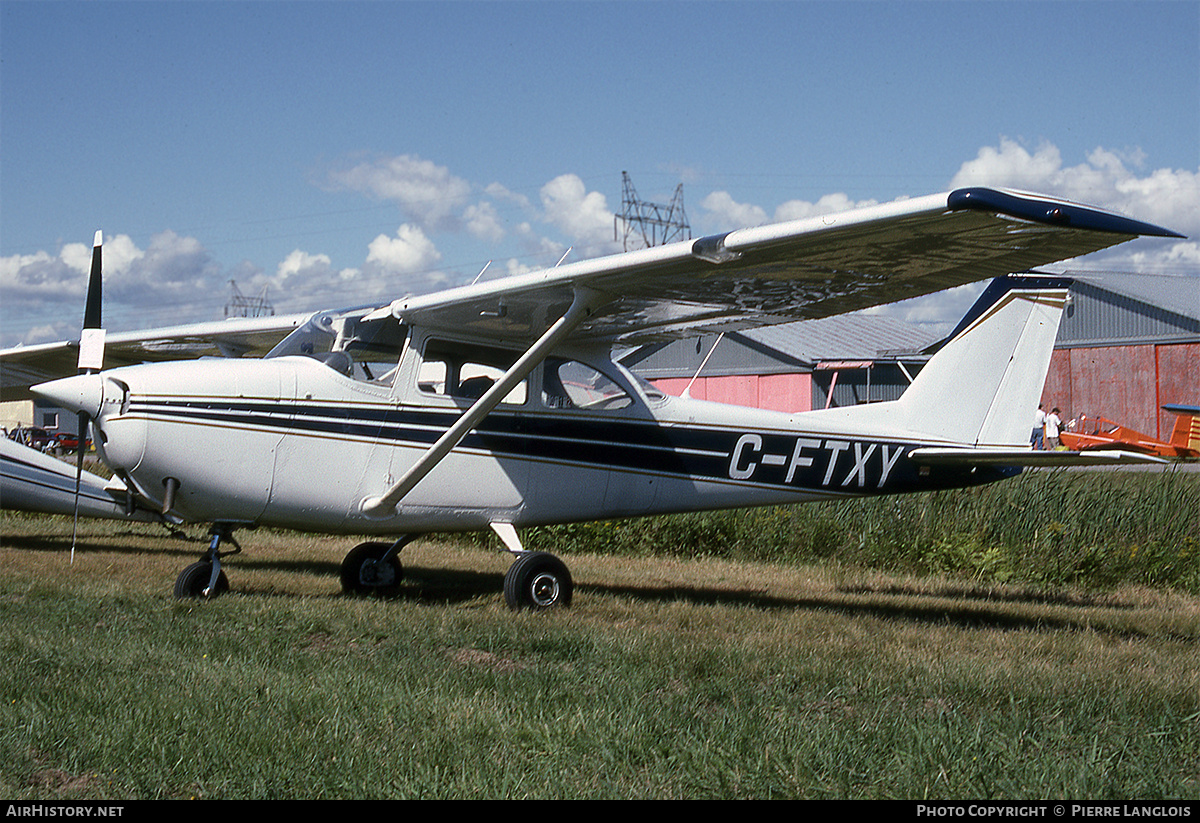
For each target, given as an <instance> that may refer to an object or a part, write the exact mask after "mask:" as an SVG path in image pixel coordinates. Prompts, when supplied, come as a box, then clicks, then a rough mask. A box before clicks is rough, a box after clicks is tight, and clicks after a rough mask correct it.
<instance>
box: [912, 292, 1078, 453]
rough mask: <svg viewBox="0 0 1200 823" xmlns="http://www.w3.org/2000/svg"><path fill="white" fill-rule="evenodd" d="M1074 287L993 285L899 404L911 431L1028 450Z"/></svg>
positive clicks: (945, 438) (940, 437) (943, 437)
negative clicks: (1064, 313)
mask: <svg viewBox="0 0 1200 823" xmlns="http://www.w3.org/2000/svg"><path fill="white" fill-rule="evenodd" d="M1070 282H1071V281H1070V280H1066V279H1062V278H1052V277H1039V276H1030V277H1001V278H997V279H996V280H994V281H992V283H991V285H990V286H988V288H987V289H986V290H985V291H984V293H983V294H982V295H981V296H980V298H979V300H978V301H976V303H975V305H974V306H973V307H972V309H971V311H970V312H968V313H967V316H966V317H965V318H963V320H962V322H961V323H960V324H959V326H958V328H956V329H955V331H954V332H953V333H952V334H951V335H950V337H949V338H947V340H946V341H945V342H944V343H943V344H941V345H940V348H939V349H938V350H937V352H936V353H935V354H934V356H933V357H932V358H931V359H930V360H929V362H928V363H927V364H926V365H925V367H924V368H923V369H922V370H921V372H920V374H918V375H917V378H916V379H915V380H914V381H913V383H912V385H911V386H909V387H908V389H906V390H905V392H904V394H903V395H901V397H900V399H899V400H898V401H896V406H897V409H896V410H897V411H898V412H899V413H900V417H901V418H902V419H903V421H904V425H905V426H906V427H907V428H909V429H910V430H912V431H915V432H920V433H922V434H928V435H932V436H934V437H937V438H938V439H944V440H946V441H948V442H953V443H958V444H964V445H971V446H981V447H988V446H993V447H999V446H1004V447H1009V448H1011V447H1019V446H1028V444H1029V432H1030V430H1031V429H1032V427H1033V417H1034V412H1035V411H1036V409H1037V405H1038V400H1039V399H1040V397H1041V393H1042V387H1043V386H1044V384H1045V382H1046V373H1047V371H1048V370H1049V368H1050V355H1051V354H1052V352H1053V349H1054V340H1055V338H1056V337H1057V336H1058V323H1059V320H1060V319H1061V317H1062V310H1063V307H1064V306H1065V305H1066V301H1067V288H1068V286H1069V285H1070Z"/></svg>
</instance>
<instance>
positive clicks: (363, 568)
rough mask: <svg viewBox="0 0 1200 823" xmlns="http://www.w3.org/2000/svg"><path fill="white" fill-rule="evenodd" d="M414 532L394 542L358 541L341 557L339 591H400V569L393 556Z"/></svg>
mask: <svg viewBox="0 0 1200 823" xmlns="http://www.w3.org/2000/svg"><path fill="white" fill-rule="evenodd" d="M417 537H418V535H415V534H406V535H404V536H403V537H401V538H400V539H399V540H397V541H396V542H395V543H362V544H359V545H357V546H355V547H354V548H353V549H351V550H350V551H349V552H348V553H347V554H346V558H345V559H344V560H343V561H342V591H344V592H345V593H346V594H371V595H375V596H376V597H393V596H395V595H396V594H397V593H399V591H400V581H401V580H403V579H404V570H403V569H402V568H401V566H400V560H399V558H398V557H397V555H398V554H400V550H401V549H403V548H404V547H405V546H407V545H408V544H409V543H411V542H412V541H414V540H416V539H417Z"/></svg>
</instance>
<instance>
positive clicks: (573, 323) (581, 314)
mask: <svg viewBox="0 0 1200 823" xmlns="http://www.w3.org/2000/svg"><path fill="white" fill-rule="evenodd" d="M602 302H604V298H601V296H600V295H599V293H598V292H595V291H592V290H591V289H584V288H582V287H576V288H575V290H574V298H573V299H572V301H571V307H570V308H569V309H567V311H566V313H565V314H564V315H563V316H562V317H560V318H558V320H557V321H556V322H555V323H554V324H553V325H552V326H550V328H548V329H547V330H546V331H545V333H544V334H542V336H541V337H539V338H538V340H537V342H536V343H534V344H533V345H532V346H530V347H529V349H528V351H526V352H525V353H524V354H523V355H521V356H520V358H518V359H517V362H515V363H513V364H512V366H511V367H510V368H509V370H508V371H506V372H505V373H504V376H503V377H501V378H500V379H499V380H497V381H496V382H495V383H494V384H492V387H491V388H490V389H488V390H487V391H486V392H485V393H484V395H483V396H482V397H480V398H479V399H478V400H476V401H475V403H474V405H472V406H471V407H470V408H469V409H467V410H466V411H465V412H463V415H462V417H460V418H458V420H457V421H455V423H454V425H453V426H451V427H450V428H449V429H447V430H446V432H445V434H443V435H442V436H441V437H439V438H438V440H437V442H436V443H434V444H433V445H432V446H430V447H429V449H428V451H426V452H425V453H424V454H423V455H421V456H420V458H418V459H417V462H416V463H414V464H413V465H412V466H411V467H410V468H409V470H408V471H407V472H405V473H404V476H403V477H401V478H400V479H399V480H398V481H397V482H396V484H395V485H393V486H392V487H391V488H390V489H388V490H387V491H386V492H384V493H383V494H381V495H379V496H378V497H367V498H364V499H363V501H362V503H361V504H360V508H361V510H362V512H363V514H365V515H367V516H368V517H390V516H392V515H393V514H395V511H396V505H397V504H398V503H399V502H400V501H401V500H403V499H404V496H405V495H406V494H408V493H409V492H410V491H412V489H413V487H414V486H416V485H417V483H419V482H421V479H422V478H423V477H425V475H427V474H429V472H430V471H432V470H433V467H434V466H436V465H437V464H438V463H439V462H440V461H441V459H442V458H443V457H445V456H446V455H447V454H449V453H450V451H451V450H452V449H453V448H454V447H455V446H457V445H458V444H459V443H460V442H462V439H463V438H464V437H466V436H467V434H468V433H469V432H470V431H471V429H473V428H475V427H476V426H478V425H479V423H480V421H482V420H483V418H485V417H487V415H488V414H489V413H490V412H491V410H492V409H494V408H495V407H496V406H497V404H499V403H500V401H501V400H503V399H504V398H505V396H507V395H508V393H509V392H510V391H512V390H513V388H514V387H515V386H516V385H517V384H518V383H520V382H521V381H522V380H524V379H525V378H526V377H528V376H529V373H530V372H532V371H533V370H534V369H535V368H536V367H537V365H538V364H539V363H541V362H542V361H543V360H545V359H546V356H547V355H548V354H549V353H550V351H551V349H553V348H554V347H555V346H556V345H558V343H560V342H561V341H562V339H563V338H564V337H566V336H567V335H568V334H570V333H571V332H572V331H574V330H575V328H576V327H577V326H578V325H579V324H580V323H582V322H583V321H584V320H585V319H586V318H587V317H588V315H589V314H591V313H592V312H593V311H595V310H596V308H598V307H599V305H600V304H601V303H602Z"/></svg>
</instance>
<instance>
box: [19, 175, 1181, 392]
mask: <svg viewBox="0 0 1200 823" xmlns="http://www.w3.org/2000/svg"><path fill="white" fill-rule="evenodd" d="M1140 235H1148V236H1158V237H1180V236H1181V235H1178V234H1176V233H1174V232H1171V231H1168V230H1166V229H1163V228H1160V227H1158V226H1153V225H1150V224H1147V223H1141V222H1138V221H1135V220H1131V219H1128V218H1125V217H1122V216H1120V215H1116V214H1113V213H1110V212H1106V211H1102V210H1099V209H1095V208H1091V207H1088V206H1081V205H1078V204H1074V203H1069V202H1066V201H1062V200H1057V199H1053V198H1048V197H1044V196H1040V195H1028V194H1021V193H1014V192H1007V191H999V190H994V189H984V188H970V189H958V190H955V191H952V192H948V193H943V194H936V195H929V196H926V197H920V198H913V199H908V200H902V201H897V202H894V203H888V204H884V205H879V206H872V207H869V208H862V209H855V210H851V211H846V212H840V213H837V214H832V215H826V216H822V217H815V218H807V219H803V220H796V221H792V222H787V223H778V224H773V225H767V226H761V227H757V228H747V229H739V230H737V231H732V232H729V233H726V234H720V235H712V236H708V237H703V238H700V239H698V240H694V241H691V240H689V241H684V242H679V243H673V244H670V245H665V246H658V247H654V248H650V249H644V250H641V251H635V252H627V253H624V254H618V255H613V256H609V257H603V258H596V259H593V260H585V261H581V262H578V263H572V264H568V265H564V266H559V267H557V268H554V269H549V270H545V271H540V272H535V273H532V274H526V275H519V276H516V277H508V278H503V279H499V280H494V281H489V282H485V283H480V284H476V285H470V286H462V287H458V288H453V289H448V290H445V291H441V292H437V293H434V294H429V295H421V296H416V297H405V298H402V299H400V300H396V301H394V302H393V303H391V304H390V305H389V306H386V307H383V308H382V309H379V310H377V311H375V312H373V313H371V314H370V315H368V316H367V317H366V318H365V319H367V320H370V319H383V318H384V317H388V316H392V317H396V318H399V319H401V320H403V321H405V322H410V323H416V324H421V325H424V326H427V327H429V328H431V329H435V330H442V331H446V332H457V333H468V334H473V335H478V336H482V337H491V338H494V339H498V340H500V339H503V340H508V341H511V342H515V343H520V342H526V343H529V342H532V341H534V340H536V339H538V338H539V337H540V336H541V335H542V334H543V333H544V332H545V331H546V330H547V329H548V328H550V327H551V326H552V325H554V323H555V322H556V321H558V320H559V318H561V317H563V316H564V315H566V314H567V312H568V309H569V307H570V306H571V305H572V304H573V303H575V302H576V301H577V299H578V298H579V295H580V292H581V291H586V292H588V294H589V299H588V300H587V301H586V307H587V316H586V317H585V318H584V319H583V320H581V321H579V322H578V323H577V324H574V325H573V327H572V328H571V330H570V331H569V333H566V334H564V336H563V337H562V338H560V342H561V340H569V341H572V342H576V343H612V344H617V343H620V344H629V345H633V344H640V343H646V342H653V341H657V340H669V339H678V338H683V337H694V336H697V335H699V334H703V333H709V332H716V331H737V330H742V329H747V328H753V327H757V326H763V325H771V324H776V323H788V322H792V321H795V320H804V319H812V318H818V317H829V316H831V315H835V314H842V313H845V312H850V311H856V310H858V309H863V308H867V307H870V306H876V305H881V304H884V303H891V302H895V301H897V300H904V299H907V298H910V297H918V296H921V295H925V294H930V293H932V292H936V291H941V290H942V289H947V288H952V287H954V286H960V285H963V284H965V283H972V282H977V281H980V280H986V279H990V278H993V277H997V276H1001V275H1005V274H1009V273H1012V272H1019V271H1025V270H1027V269H1030V268H1033V267H1036V266H1040V265H1045V264H1047V263H1051V262H1054V261H1057V260H1063V259H1067V258H1071V257H1076V256H1079V255H1082V254H1087V253H1089V252H1093V251H1097V250H1099V249H1103V248H1107V247H1108V246H1111V245H1116V244H1118V243H1122V242H1124V241H1126V240H1130V239H1133V238H1134V237H1137V236H1140ZM365 313H366V312H365V311H361V310H360V311H358V312H356V314H357V315H358V316H359V317H362V316H363V315H364V314H365ZM311 317H312V316H311V315H297V316H286V317H269V318H253V319H238V320H225V321H213V322H209V323H196V324H191V325H185V326H176V327H169V328H163V329H154V330H150V331H138V332H125V333H113V334H109V335H107V337H106V339H105V350H104V358H105V362H104V367H105V368H112V367H116V366H122V365H130V364H134V363H143V362H150V361H161V360H178V359H191V358H197V357H203V356H223V357H240V356H246V355H250V356H260V355H263V354H266V353H267V352H269V351H270V350H271V349H272V347H274V346H275V344H277V343H278V342H279V341H280V340H282V339H283V338H284V337H285V336H286V335H287V334H288V333H290V332H291V331H293V330H294V329H297V328H299V327H301V326H303V324H304V323H305V322H306V321H308V320H310V319H311ZM78 347H79V344H78V342H76V341H70V342H60V343H51V344H45V345H35V346H24V347H17V348H11V349H6V350H3V351H0V394H2V396H3V397H4V399H6V400H20V399H26V398H28V397H30V396H31V394H30V393H29V391H28V388H29V386H31V385H34V384H37V383H40V382H44V381H47V380H52V379H54V378H57V377H62V376H64V375H68V374H72V373H74V371H75V369H76V357H77V354H78Z"/></svg>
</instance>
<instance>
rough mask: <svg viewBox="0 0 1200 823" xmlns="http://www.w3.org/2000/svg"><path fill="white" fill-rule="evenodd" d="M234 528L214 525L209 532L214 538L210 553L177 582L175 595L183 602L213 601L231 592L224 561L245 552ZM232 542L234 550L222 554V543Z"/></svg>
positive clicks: (219, 524)
mask: <svg viewBox="0 0 1200 823" xmlns="http://www.w3.org/2000/svg"><path fill="white" fill-rule="evenodd" d="M233 528H234V527H233V526H232V525H230V524H229V523H214V524H213V527H212V530H211V531H209V535H210V537H211V539H210V540H209V543H208V552H207V553H206V554H205V555H204V556H203V557H202V558H200V560H199V561H197V562H195V563H193V564H192V565H190V566H188V567H187V568H186V569H184V570H183V571H182V572H180V574H179V577H178V578H177V579H176V580H175V596H176V597H177V598H179V599H180V600H194V599H211V598H214V597H217V596H218V595H221V594H224V593H225V592H227V591H229V580H228V579H227V578H226V577H225V572H224V571H223V570H222V569H221V558H222V557H228V556H230V555H233V554H237V553H238V552H240V551H241V550H242V547H241V546H239V545H238V542H237V541H236V540H234V539H233ZM222 542H225V543H229V544H231V545H232V546H233V551H227V552H222V551H221V543H222Z"/></svg>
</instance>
